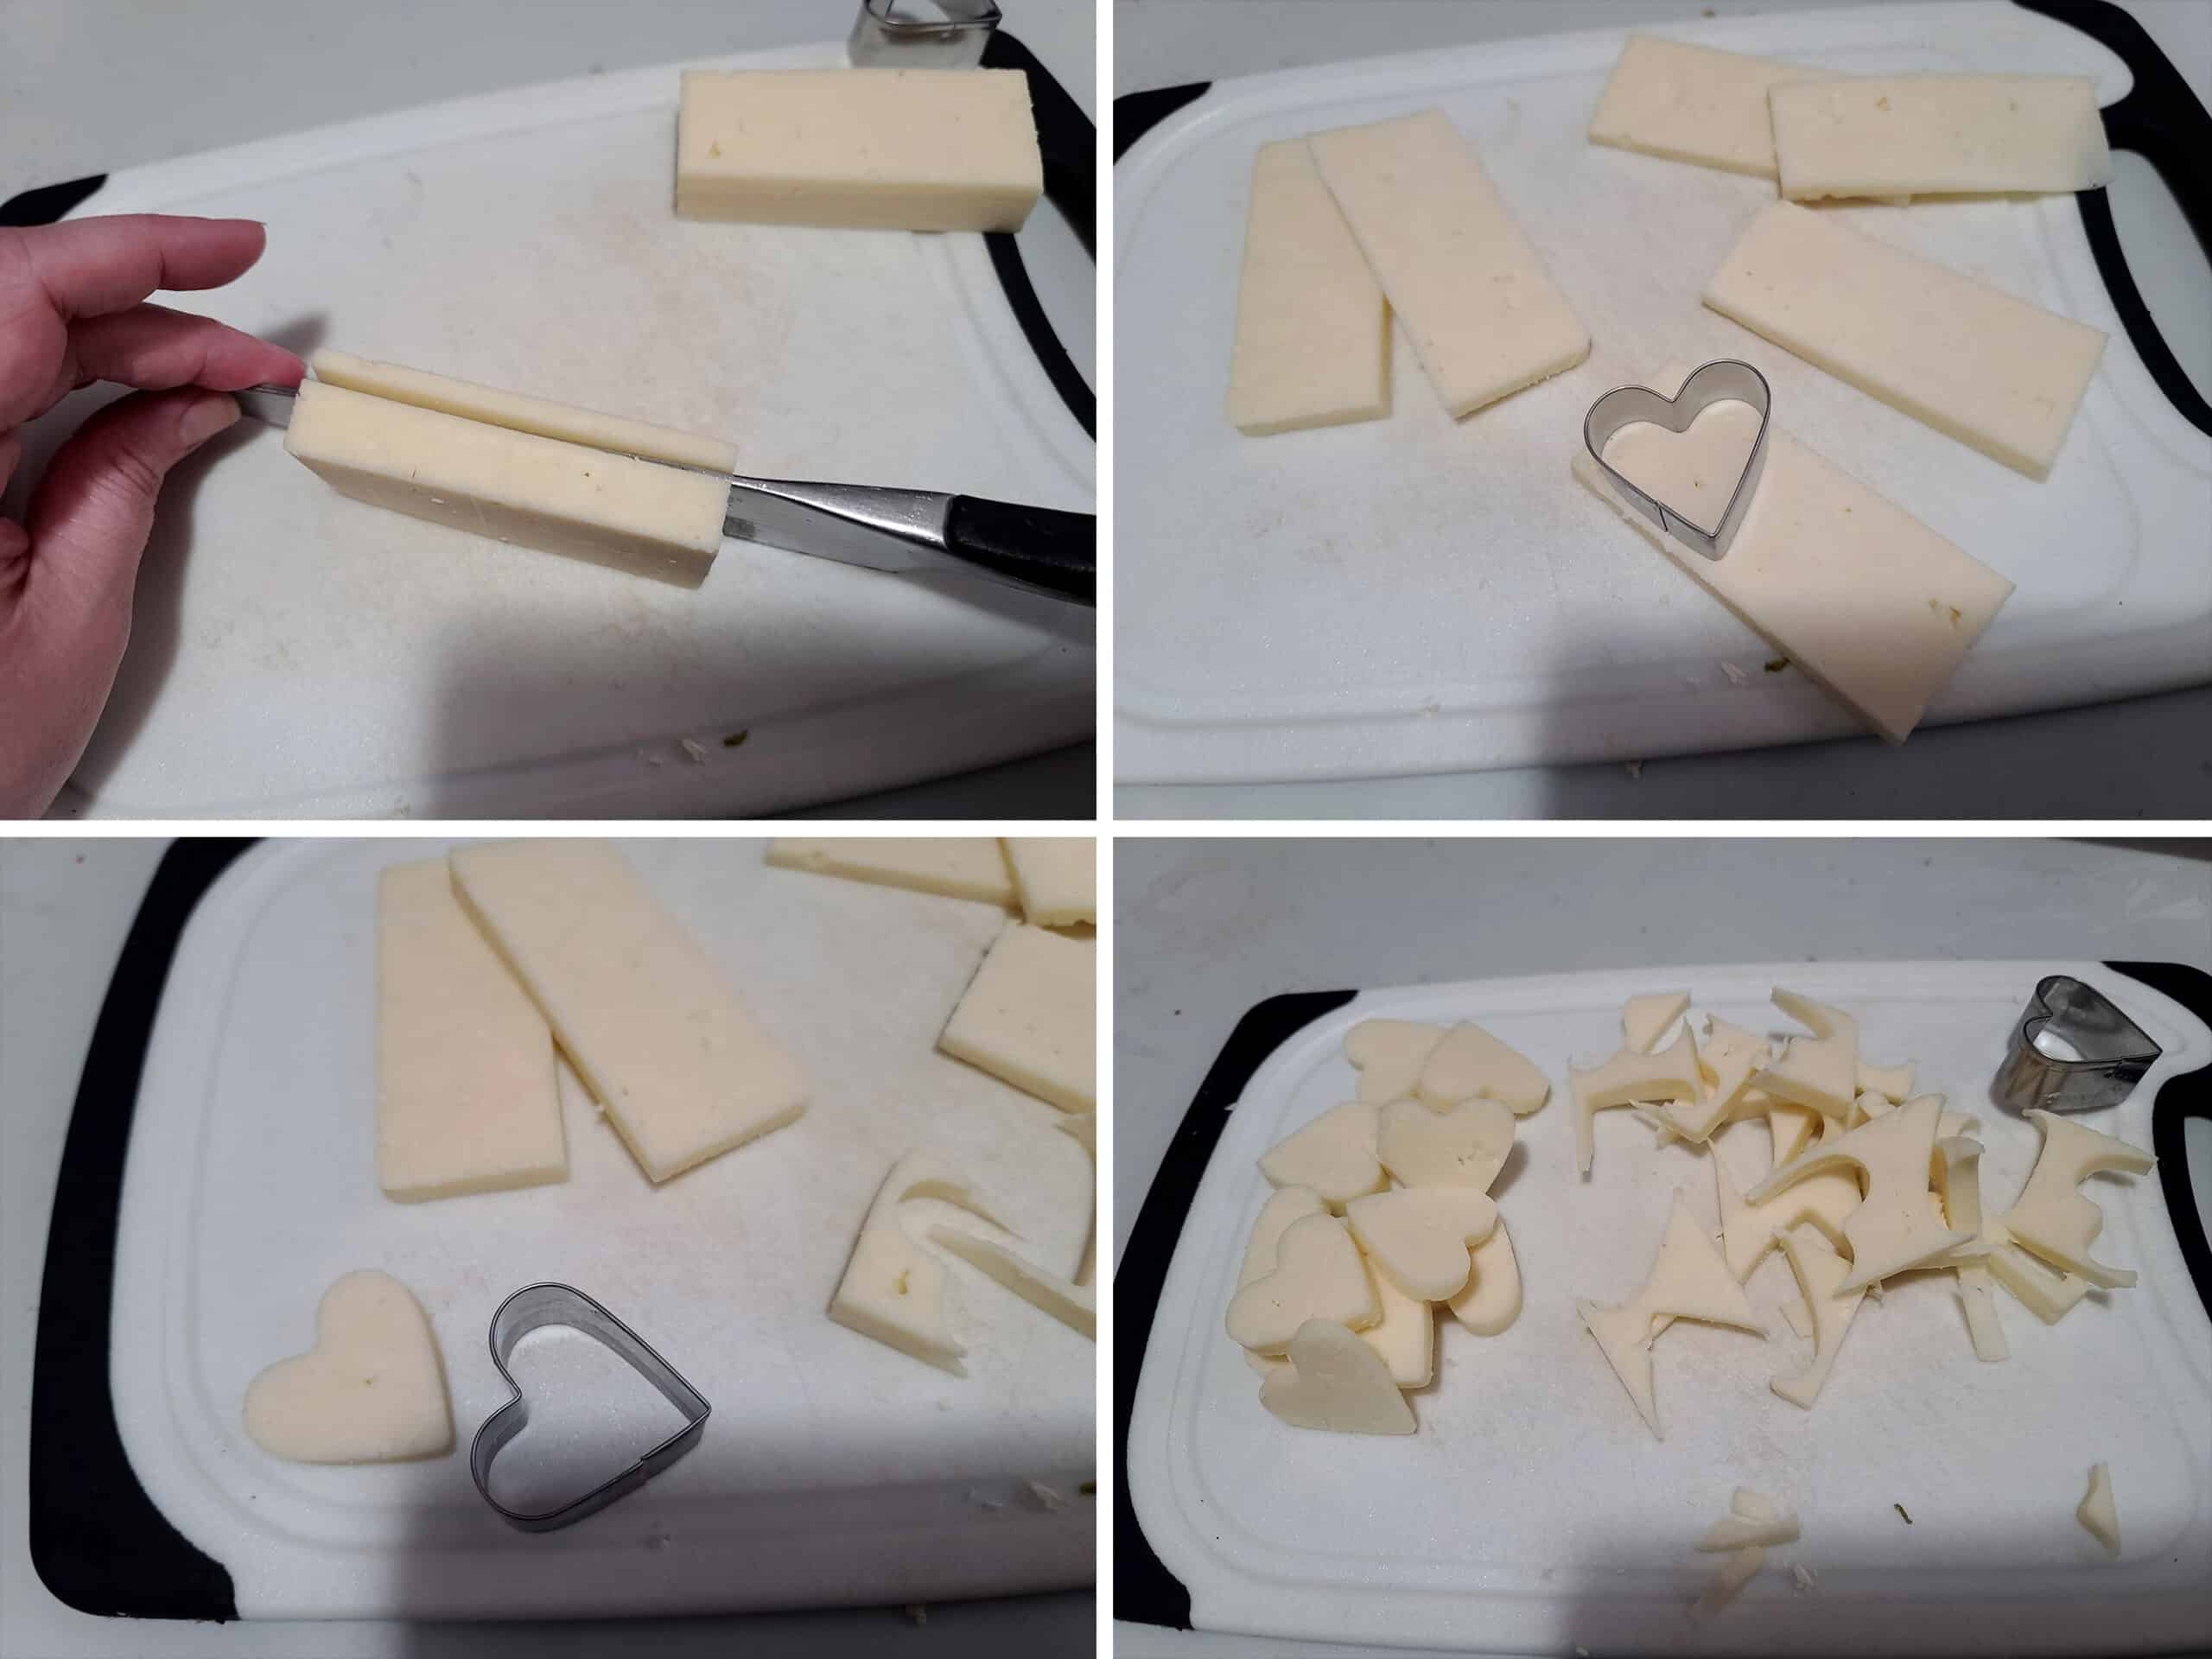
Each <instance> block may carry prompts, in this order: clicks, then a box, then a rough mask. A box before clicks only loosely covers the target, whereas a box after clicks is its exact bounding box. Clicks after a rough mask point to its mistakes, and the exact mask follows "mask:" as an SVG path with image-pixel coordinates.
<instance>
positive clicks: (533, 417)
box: [312, 346, 737, 473]
mask: <svg viewBox="0 0 2212 1659" xmlns="http://www.w3.org/2000/svg"><path fill="white" fill-rule="evenodd" d="M312 366H313V368H314V370H315V378H316V379H317V380H320V381H321V382H322V384H323V385H327V386H343V387H344V388H345V389H346V391H363V392H366V393H367V394H368V395H369V396H370V397H389V398H391V400H392V401H393V402H395V403H401V404H414V405H415V406H416V408H417V409H435V410H440V411H441V412H442V413H444V414H447V415H458V416H461V418H462V419H463V420H467V421H482V422H484V423H486V424H487V425H491V426H504V427H505V428H507V429H509V430H510V431H513V432H534V433H536V434H537V435H538V436H539V437H541V438H558V439H560V440H561V441H562V442H563V443H581V444H582V445H583V446H584V447H585V448H588V449H604V450H606V451H607V452H608V453H609V454H617V455H635V456H636V457H637V458H638V459H639V461H664V462H666V463H667V464H668V465H669V466H671V467H703V468H704V469H705V470H707V471H708V472H710V473H728V472H734V471H735V470H736V468H737V446H736V445H735V444H734V443H730V442H726V441H724V440H723V439H721V438H710V437H708V436H706V435H704V434H703V433H698V432H683V431H678V430H677V429H675V428H674V427H667V426H652V425H649V424H647V423H645V422H644V421H633V420H630V419H628V418H626V416H620V415H601V414H600V413H599V412H598V411H597V410H589V409H578V408H576V407H575V405H574V404H556V403H553V402H551V401H550V400H549V399H547V398H543V397H527V396H525V395H524V394H523V393H521V392H518V391H498V390H496V389H495V388H493V387H491V386H480V385H474V384H473V383H471V382H469V381H467V380H454V379H450V378H448V377H447V376H445V375H442V374H430V373H428V372H425V371H423V370H422V369H407V368H402V367H401V366H400V365H398V364H397V363H378V362H376V361H374V360H373V359H369V358H365V357H355V356H354V355H353V353H351V352H334V351H332V350H331V349H330V348H329V347H328V346H325V347H324V348H323V349H322V350H321V351H319V352H317V353H315V358H314V360H313V364H312Z"/></svg>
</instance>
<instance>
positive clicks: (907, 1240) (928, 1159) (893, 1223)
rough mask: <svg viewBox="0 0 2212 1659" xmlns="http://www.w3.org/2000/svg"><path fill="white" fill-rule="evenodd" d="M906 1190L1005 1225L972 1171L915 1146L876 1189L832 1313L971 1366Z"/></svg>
mask: <svg viewBox="0 0 2212 1659" xmlns="http://www.w3.org/2000/svg"><path fill="white" fill-rule="evenodd" d="M909 1198H936V1199H938V1200H939V1201H941V1202H943V1203H945V1204H953V1205H959V1206H960V1207H961V1208H962V1209H963V1210H966V1211H970V1212H971V1213H973V1214H975V1215H978V1216H981V1217H982V1218H983V1219H984V1220H986V1221H988V1222H991V1223H993V1224H997V1225H1003V1223H1001V1222H1000V1221H999V1218H998V1217H996V1216H995V1215H993V1214H992V1213H991V1211H990V1210H989V1209H988V1207H987V1206H986V1205H985V1204H984V1203H983V1201H982V1198H979V1197H977V1196H976V1190H975V1188H974V1186H973V1185H971V1184H970V1183H969V1180H968V1179H967V1178H966V1177H965V1176H963V1175H962V1174H961V1173H959V1172H958V1171H957V1169H955V1168H954V1167H953V1166H952V1165H951V1163H950V1161H949V1160H946V1159H945V1158H944V1156H942V1155H941V1154H938V1153H934V1152H926V1151H924V1152H910V1153H908V1154H906V1156H905V1157H903V1158H901V1159H899V1161H898V1162H897V1163H895V1164H893V1165H892V1166H891V1173H889V1174H887V1175H886V1176H885V1177H884V1178H883V1185H881V1186H880V1187H879V1188H877V1189H876V1194H875V1198H874V1200H873V1201H872V1202H871V1203H870V1204H869V1205H868V1214H867V1216H866V1217H863V1218H862V1220H861V1230H860V1236H859V1237H858V1238H856V1239H855V1241H854V1242H853V1254H852V1256H851V1259H850V1260H849V1261H848V1262H846V1263H845V1276H844V1277H843V1278H842V1279H841V1280H839V1281H837V1290H836V1294H835V1295H834V1296H832V1297H831V1298H830V1300H829V1317H830V1318H831V1319H834V1320H836V1322H837V1323H838V1324H839V1325H843V1326H844V1327H845V1328H846V1329H847V1330H849V1331H857V1332H860V1333H861V1335H862V1336H864V1337H869V1338H874V1340H875V1341H877V1342H880V1343H882V1344H885V1345H886V1346H887V1347H892V1348H896V1349H898V1350H899V1352H901V1353H905V1354H912V1356H913V1357H915V1358H916V1359H918V1360H920V1361H922V1362H923V1363H925V1364H930V1365H934V1366H936V1367H937V1368H938V1370H941V1371H950V1372H951V1373H952V1374H953V1375H954V1376H967V1375H968V1369H967V1367H966V1366H964V1365H963V1364H962V1363H960V1361H961V1357H962V1356H963V1355H964V1354H966V1353H967V1349H966V1348H964V1347H963V1346H962V1345H961V1344H960V1343H959V1342H958V1341H957V1339H956V1338H954V1337H953V1334H952V1326H951V1323H950V1319H949V1318H948V1317H947V1314H946V1312H945V1283H944V1263H943V1262H939V1261H938V1259H937V1258H936V1257H935V1256H933V1255H931V1254H930V1253H929V1252H928V1251H926V1250H925V1249H923V1248H922V1247H921V1244H920V1243H919V1242H918V1241H917V1240H916V1239H915V1237H914V1236H913V1234H912V1233H911V1232H909V1231H908V1230H907V1228H906V1222H905V1221H904V1220H902V1219H901V1218H900V1217H899V1205H902V1204H904V1203H905V1202H906V1200H907V1199H909Z"/></svg>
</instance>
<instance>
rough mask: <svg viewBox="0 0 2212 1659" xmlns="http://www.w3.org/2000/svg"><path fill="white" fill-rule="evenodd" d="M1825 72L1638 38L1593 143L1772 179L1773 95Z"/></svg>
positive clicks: (1593, 131) (1617, 67) (1593, 126)
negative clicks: (1769, 99)
mask: <svg viewBox="0 0 2212 1659" xmlns="http://www.w3.org/2000/svg"><path fill="white" fill-rule="evenodd" d="M1819 73H1821V72H1820V71H1819V70H1817V69H1802V68H1800V67H1797V66H1796V65H1795V64H1789V63H1777V61H1775V60H1773V59H1771V58H1751V57H1745V55H1744V54H1741V53H1739V52H1719V51H1715V50H1714V49H1713V48H1711V47H1707V46H1691V45H1689V44H1688V43H1687V42H1686V41H1669V40H1664V39H1662V38H1661V37H1659V36H1657V35H1630V36H1629V37H1628V44H1627V45H1625V46H1624V47H1623V48H1621V54H1620V57H1619V59H1618V60H1617V61H1616V62H1615V63H1614V65H1613V73H1612V75H1611V79H1608V80H1607V81H1606V82H1605V92H1604V94H1603V95H1602V96H1601V97H1600V98H1599V100H1598V108H1597V111H1596V113H1595V114H1593V115H1592V116H1591V118H1590V134H1589V137H1590V142H1591V143H1593V144H1610V145H1611V146H1613V147H1614V148H1615V149H1633V150H1637V151H1640V152H1641V153H1643V155H1646V156H1660V157H1662V159H1664V160H1667V161H1670V162H1694V163H1695V164H1696V165H1697V166H1700V167H1714V168H1719V169H1721V170H1722V171H1723V172H1726V173H1745V174H1749V175H1751V176H1752V177H1754V178H1762V179H1770V178H1772V177H1774V176H1775V160H1774V125H1773V122H1772V120H1771V118H1770V116H1769V115H1768V113H1767V101H1766V100H1767V91H1768V89H1769V88H1770V87H1772V86H1779V85H1781V84H1783V82H1785V81H1790V80H1796V79H1800V78H1802V77H1804V76H1808V75H1817V74H1819Z"/></svg>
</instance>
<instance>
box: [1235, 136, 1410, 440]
mask: <svg viewBox="0 0 2212 1659" xmlns="http://www.w3.org/2000/svg"><path fill="white" fill-rule="evenodd" d="M1389 412H1390V308H1389V304H1388V303H1387V302H1385V301H1384V300H1383V289H1382V287H1381V285H1380V284H1378V283H1376V280H1375V273H1374V272H1373V271H1371V270H1369V269H1368V268H1367V258H1366V256H1365V255H1363V253H1361V252H1360V251H1359V244H1358V243H1357V242H1355V241H1353V240H1352V235H1351V230H1350V229H1348V228H1347V227H1346V226H1345V224H1344V215H1343V214H1342V213H1338V211H1337V204H1336V202H1335V200H1333V199H1332V198H1331V196H1330V194H1329V188H1328V187H1327V186H1326V185H1325V184H1323V183H1322V182H1321V175H1320V174H1319V172H1318V171H1316V170H1315V168H1314V166H1313V151H1312V150H1311V149H1308V148H1307V147H1306V141H1305V140H1304V139H1302V138H1288V139H1281V140H1278V141H1277V142H1275V143H1268V144H1262V145H1261V146H1260V153H1259V155H1258V156H1256V157H1255V159H1254V160H1253V162H1252V200H1251V205H1250V207H1249V208H1248V209H1247V210H1246V213H1245V219H1244V270H1243V277H1241V278H1240V280H1239V283H1238V286H1237V289H1236V350H1235V353H1233V354H1232V356H1231V358H1230V367H1229V423H1230V425H1231V426H1234V427H1235V428H1236V429H1237V430H1238V431H1240V432H1243V433H1244V434H1246V435H1248V436H1251V437H1255V438H1256V437H1265V436H1267V435H1269V434H1271V433H1275V432H1292V431H1297V430H1300V429H1304V428H1307V427H1315V426H1341V425H1344V423H1347V422H1351V421H1373V420H1380V419H1381V418H1382V417H1383V416H1385V415H1388V414H1389Z"/></svg>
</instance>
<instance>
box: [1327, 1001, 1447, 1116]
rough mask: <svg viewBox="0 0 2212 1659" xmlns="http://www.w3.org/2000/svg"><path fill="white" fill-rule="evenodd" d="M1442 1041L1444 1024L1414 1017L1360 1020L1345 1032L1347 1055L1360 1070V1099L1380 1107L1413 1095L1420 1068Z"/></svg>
mask: <svg viewBox="0 0 2212 1659" xmlns="http://www.w3.org/2000/svg"><path fill="white" fill-rule="evenodd" d="M1443 1040H1444V1027H1441V1026H1424V1025H1418V1024H1416V1023H1414V1021H1413V1020H1361V1021H1360V1022H1359V1023H1358V1024H1357V1025H1356V1026H1354V1027H1352V1028H1351V1030H1350V1031H1348V1032H1346V1033H1344V1058H1345V1059H1346V1060H1347V1061H1349V1062H1350V1063H1351V1068H1352V1070H1353V1071H1357V1072H1358V1073H1359V1088H1358V1090H1357V1094H1358V1096H1359V1098H1360V1099H1362V1100H1364V1101H1368V1102H1370V1103H1373V1104H1375V1105H1378V1106H1379V1105H1382V1104H1383V1103H1385V1102H1388V1101H1393V1100H1406V1099H1409V1098H1411V1096H1412V1095H1413V1092H1414V1084H1416V1083H1417V1082H1419V1081H1420V1079H1421V1067H1422V1066H1423V1065H1426V1064H1427V1060H1428V1057H1429V1055H1430V1054H1431V1053H1432V1052H1434V1050H1435V1048H1436V1046H1437V1045H1438V1044H1439V1043H1440V1042H1442V1041H1443Z"/></svg>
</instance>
